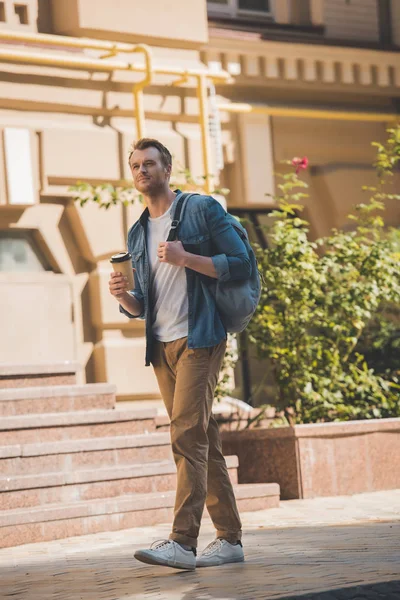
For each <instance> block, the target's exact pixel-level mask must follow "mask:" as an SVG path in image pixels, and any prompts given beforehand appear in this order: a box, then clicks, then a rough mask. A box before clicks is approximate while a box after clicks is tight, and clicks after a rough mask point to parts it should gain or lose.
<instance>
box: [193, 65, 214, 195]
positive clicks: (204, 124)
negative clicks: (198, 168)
mask: <svg viewBox="0 0 400 600" xmlns="http://www.w3.org/2000/svg"><path fill="white" fill-rule="evenodd" d="M196 91H197V98H198V99H199V114H200V128H201V145H202V151H203V169H204V175H205V181H204V187H205V191H206V193H207V194H210V193H211V191H212V187H213V186H212V177H211V149H210V137H209V131H208V125H209V115H208V94H207V81H206V78H205V77H204V75H198V76H197V90H196Z"/></svg>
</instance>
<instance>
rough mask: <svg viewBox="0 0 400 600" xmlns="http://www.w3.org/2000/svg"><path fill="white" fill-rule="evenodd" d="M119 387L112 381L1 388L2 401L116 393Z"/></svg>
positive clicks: (0, 397)
mask: <svg viewBox="0 0 400 600" xmlns="http://www.w3.org/2000/svg"><path fill="white" fill-rule="evenodd" d="M116 391H117V387H116V386H115V385H113V384H110V383H85V384H83V385H44V386H36V387H26V388H12V389H5V390H0V402H1V401H10V400H29V399H43V398H58V397H61V396H64V397H66V396H68V397H76V396H93V395H95V394H115V393H116Z"/></svg>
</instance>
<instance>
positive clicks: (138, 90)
mask: <svg viewBox="0 0 400 600" xmlns="http://www.w3.org/2000/svg"><path fill="white" fill-rule="evenodd" d="M134 52H142V53H143V54H144V58H145V64H146V76H145V77H144V79H143V80H142V81H139V83H135V85H134V86H133V97H134V101H135V113H136V131H137V138H138V139H140V138H142V137H144V136H145V112H144V101H143V90H144V88H145V87H146V86H147V85H150V84H151V82H152V78H153V61H152V56H151V50H150V48H149V47H148V46H146V45H145V44H138V45H137V46H135V48H134Z"/></svg>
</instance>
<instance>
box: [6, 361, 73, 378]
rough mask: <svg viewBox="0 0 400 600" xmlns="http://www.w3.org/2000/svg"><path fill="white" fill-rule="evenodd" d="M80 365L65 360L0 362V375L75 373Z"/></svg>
mask: <svg viewBox="0 0 400 600" xmlns="http://www.w3.org/2000/svg"><path fill="white" fill-rule="evenodd" d="M81 369H82V366H81V365H80V364H79V363H78V362H74V361H69V360H66V361H64V362H56V363H42V364H41V363H31V364H19V363H3V364H0V377H11V376H13V375H18V376H22V375H56V374H59V373H76V372H77V371H80V370H81Z"/></svg>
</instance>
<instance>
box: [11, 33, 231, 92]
mask: <svg viewBox="0 0 400 600" xmlns="http://www.w3.org/2000/svg"><path fill="white" fill-rule="evenodd" d="M48 38H50V39H48ZM60 38H61V39H60ZM2 39H6V40H14V41H19V42H24V41H27V42H30V43H36V44H48V45H53V46H54V45H57V46H64V47H73V48H81V49H93V50H110V51H111V52H112V54H113V55H114V50H118V52H120V51H121V52H128V53H132V52H136V50H135V48H136V47H137V46H142V47H143V46H144V47H145V45H144V44H139V45H136V46H127V47H126V48H125V47H122V46H121V45H120V44H114V43H112V42H100V41H96V42H93V41H91V40H81V39H79V38H69V37H68V38H66V39H67V40H68V42H67V41H66V40H65V39H64V38H62V36H56V35H47V34H23V35H22V34H17V33H16V32H9V31H0V41H1V40H2ZM0 60H8V61H13V62H21V63H28V64H38V65H50V66H58V67H61V68H62V67H64V68H68V67H72V68H82V69H85V68H87V69H93V70H98V71H102V70H103V71H113V70H115V71H118V70H120V71H127V70H128V71H133V72H146V71H147V67H146V65H139V64H133V63H129V62H124V61H119V60H118V61H117V60H113V61H108V60H107V61H105V60H104V58H103V59H101V58H99V59H96V58H94V59H89V58H83V57H80V56H73V57H72V56H71V57H67V56H65V55H61V54H59V55H57V54H48V53H43V52H32V51H23V50H17V49H11V48H10V49H6V48H4V47H3V48H0ZM153 73H157V74H159V75H175V76H180V75H181V76H182V75H188V76H189V77H196V76H197V75H204V76H206V77H207V78H209V79H210V80H212V81H215V82H216V83H229V82H230V81H232V77H231V76H230V75H229V73H227V72H225V71H221V72H219V73H210V71H209V70H208V69H186V68H181V67H168V68H166V67H154V68H153Z"/></svg>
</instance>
